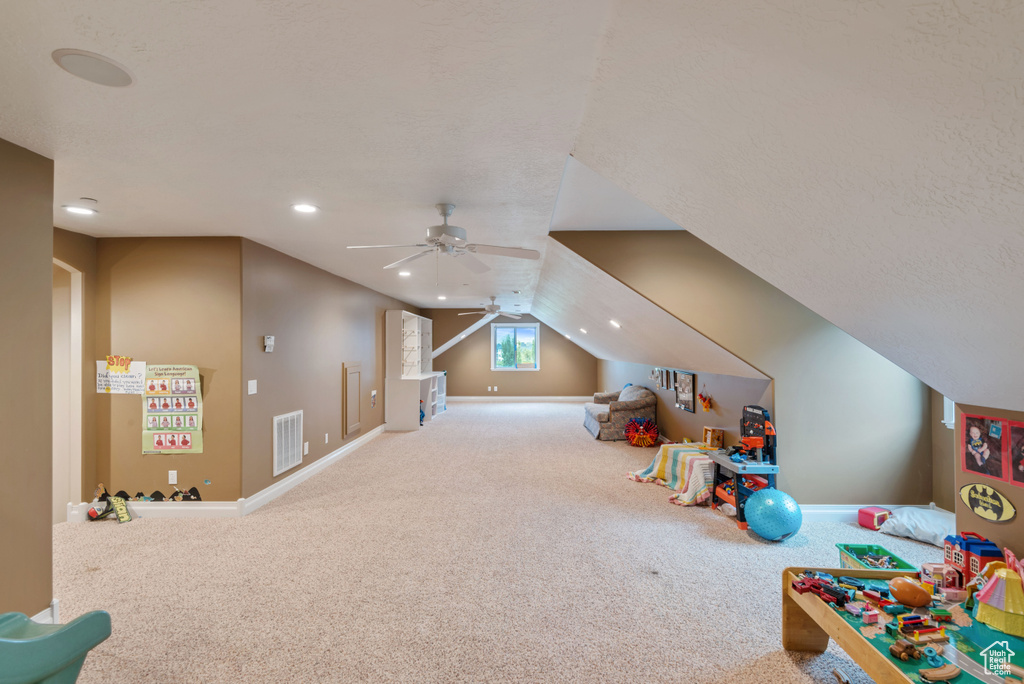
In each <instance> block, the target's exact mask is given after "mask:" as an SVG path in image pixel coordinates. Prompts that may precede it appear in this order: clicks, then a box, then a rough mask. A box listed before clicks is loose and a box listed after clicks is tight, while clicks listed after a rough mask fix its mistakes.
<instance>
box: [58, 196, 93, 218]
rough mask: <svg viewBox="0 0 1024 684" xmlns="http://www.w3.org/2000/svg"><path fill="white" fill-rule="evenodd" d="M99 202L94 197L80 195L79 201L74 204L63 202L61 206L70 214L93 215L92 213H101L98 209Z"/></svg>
mask: <svg viewBox="0 0 1024 684" xmlns="http://www.w3.org/2000/svg"><path fill="white" fill-rule="evenodd" d="M97 204H98V202H97V201H96V200H94V199H93V198H92V197H79V198H78V201H77V202H75V203H74V204H63V205H61V208H63V209H64V211H66V212H68V213H69V214H81V215H83V216H91V215H92V214H96V213H99V212H97V211H96V205H97Z"/></svg>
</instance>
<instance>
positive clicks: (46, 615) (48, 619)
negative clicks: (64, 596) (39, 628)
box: [31, 599, 60, 625]
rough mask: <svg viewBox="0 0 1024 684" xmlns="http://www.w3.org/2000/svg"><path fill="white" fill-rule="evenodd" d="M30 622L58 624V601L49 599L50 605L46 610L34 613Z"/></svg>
mask: <svg viewBox="0 0 1024 684" xmlns="http://www.w3.org/2000/svg"><path fill="white" fill-rule="evenodd" d="M31 620H32V622H38V623H39V624H41V625H59V624H60V601H58V600H57V599H53V600H52V601H50V607H49V608H47V609H46V610H43V611H40V612H39V613H36V614H35V615H33V616H32V618H31Z"/></svg>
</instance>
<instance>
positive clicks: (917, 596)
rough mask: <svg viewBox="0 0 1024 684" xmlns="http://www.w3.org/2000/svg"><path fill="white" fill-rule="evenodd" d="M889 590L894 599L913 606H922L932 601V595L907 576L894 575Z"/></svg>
mask: <svg viewBox="0 0 1024 684" xmlns="http://www.w3.org/2000/svg"><path fill="white" fill-rule="evenodd" d="M889 592H890V593H891V594H892V597H893V598H894V599H896V600H897V601H899V602H900V603H902V604H903V605H905V606H910V607H911V608H920V607H921V606H927V605H929V604H930V603H931V602H932V597H931V595H930V594H929V593H928V592H927V591H925V588H924V587H922V586H921V585H920V584H918V583H917V582H915V581H913V580H910V579H907V578H906V577H894V578H893V579H891V580H889Z"/></svg>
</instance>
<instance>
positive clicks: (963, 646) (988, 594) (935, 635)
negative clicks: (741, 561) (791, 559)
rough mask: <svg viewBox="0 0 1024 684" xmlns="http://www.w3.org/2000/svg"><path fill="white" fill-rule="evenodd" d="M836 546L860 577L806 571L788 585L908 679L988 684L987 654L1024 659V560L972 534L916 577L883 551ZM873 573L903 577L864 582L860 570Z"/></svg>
mask: <svg viewBox="0 0 1024 684" xmlns="http://www.w3.org/2000/svg"><path fill="white" fill-rule="evenodd" d="M837 546H838V547H839V550H840V554H841V557H842V559H843V561H844V563H849V564H852V563H854V562H856V563H857V564H859V565H861V566H864V567H859V568H856V570H857V571H859V572H853V574H860V575H862V577H860V578H857V577H851V576H839V577H833V576H832V575H829V574H827V573H824V572H821V571H814V570H805V571H804V572H802V573H800V574H799V575H798V576H796V579H795V581H793V582H792V589H793V591H795V592H796V593H799V594H804V593H808V592H810V593H813V594H815V595H816V596H818V597H819V598H820V599H821V600H822V601H825V602H826V603H827V604H828V605H829V606H830V607H832V608H833V609H834V610H835V611H836V612H837V613H838V614H840V615H841V616H843V618H844V621H845V622H847V623H848V624H850V625H852V626H853V627H854V628H855V629H857V630H858V631H859V632H860V634H861V635H863V636H864V638H865V639H868V640H869V642H872V646H873V647H874V648H875V649H877V650H878V651H880V652H883V653H885V652H887V653H888V655H889V656H891V657H892V658H893V659H895V660H898V661H899V663H900V665H899V666H898V667H899V669H900V670H901V671H902V672H903V673H904V674H906V675H907V677H908V678H909V679H911V681H918V680H921V681H925V682H932V681H947V680H950V679H954V678H956V677H959V676H960V674H961V673H962V672H963V673H965V676H964V678H963V679H964V680H965V681H968V680H969V681H977V680H978V679H981V680H982V681H989V680H987V679H984V676H987V675H988V672H987V670H988V669H989V665H990V664H991V663H990V662H989V659H990V658H991V657H993V656H992V653H993V652H994V651H992V649H996V650H999V651H1000V653H1006V654H1009V656H1011V657H1012V656H1013V655H1014V653H1015V652H1021V653H1024V644H1022V643H1021V642H1020V641H1018V640H1017V639H1015V637H1024V580H1022V577H1024V562H1022V561H1021V560H1019V559H1018V558H1017V557H1016V556H1015V555H1014V554H1013V552H1012V551H1010V550H1009V549H1004V550H1003V551H1000V550H999V549H998V547H996V545H995V544H993V543H992V542H989V541H988V540H986V539H984V538H983V537H981V536H980V535H977V534H974V533H971V532H965V533H962V534H959V535H951V536H949V537H947V538H946V545H945V550H944V551H945V561H946V562H944V563H926V564H924V565H923V566H922V568H921V571H920V572H919V573H914V572H912V570H913V569H912V568H911V569H910V570H907V569H906V568H904V567H900V566H902V565H905V563H906V562H905V561H903V560H902V559H901V558H899V557H898V556H895V555H893V554H890V553H888V552H887V551H886V550H885V549H883V548H882V547H858V546H853V545H844V544H837ZM845 567H850V568H851V570H852V569H853V566H852V565H845ZM873 567H878V568H882V567H895V568H896V569H898V570H900V571H906V573H907V574H906V575H905V576H897V577H893V578H892V579H889V580H888V581H887V582H882V581H881V580H875V579H866V578H865V577H866V576H867V575H868V574H870V573H865V572H863V570H864V569H872V568H873ZM892 574H895V573H889V576H890V577H891V576H892ZM964 599H966V601H964ZM944 645H945V647H944ZM944 648H945V651H946V655H945V656H944V655H943V649H944ZM1000 649H1001V650H1000ZM998 657H1002V656H1001V655H1000V656H998ZM992 662H996V661H992ZM999 662H1001V663H1003V664H1005V668H1004V669H1005V672H1000V673H999V674H1002V675H1012V676H1014V677H1015V676H1018V671H1019V673H1020V675H1021V676H1022V677H1024V667H1020V666H1019V665H1017V664H1013V663H1011V662H1009V660H1003V661H999ZM1000 667H1002V666H1000ZM914 675H916V678H915V677H914ZM983 675H984V676H983ZM1000 681H1003V680H1000ZM1005 681H1007V682H1010V681H1014V682H1016V681H1017V680H1016V679H1013V678H1012V677H1008V678H1007V679H1006V680H1005Z"/></svg>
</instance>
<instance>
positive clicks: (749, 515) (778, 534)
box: [743, 487, 804, 541]
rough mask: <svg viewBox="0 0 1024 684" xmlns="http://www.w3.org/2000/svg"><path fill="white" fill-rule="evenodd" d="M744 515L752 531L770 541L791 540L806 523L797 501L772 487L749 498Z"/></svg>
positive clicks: (744, 508)
mask: <svg viewBox="0 0 1024 684" xmlns="http://www.w3.org/2000/svg"><path fill="white" fill-rule="evenodd" d="M743 515H744V517H745V518H746V519H747V524H748V525H749V526H750V529H751V530H753V531H754V533H756V534H757V535H759V536H761V537H764V538H765V539H767V540H768V541H782V540H784V539H789V538H790V537H792V536H793V535H794V534H796V533H797V532H799V531H800V525H801V524H802V523H803V521H804V515H803V513H802V512H801V511H800V505H799V504H798V503H797V502H796V500H795V499H794V498H793V497H791V496H790V495H789V494H786V493H785V492H780V491H779V490H777V489H773V488H770V487H769V488H767V489H761V490H758V491H756V492H754V493H753V494H751V495H750V496H749V497H747V502H746V505H745V506H744V507H743Z"/></svg>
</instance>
